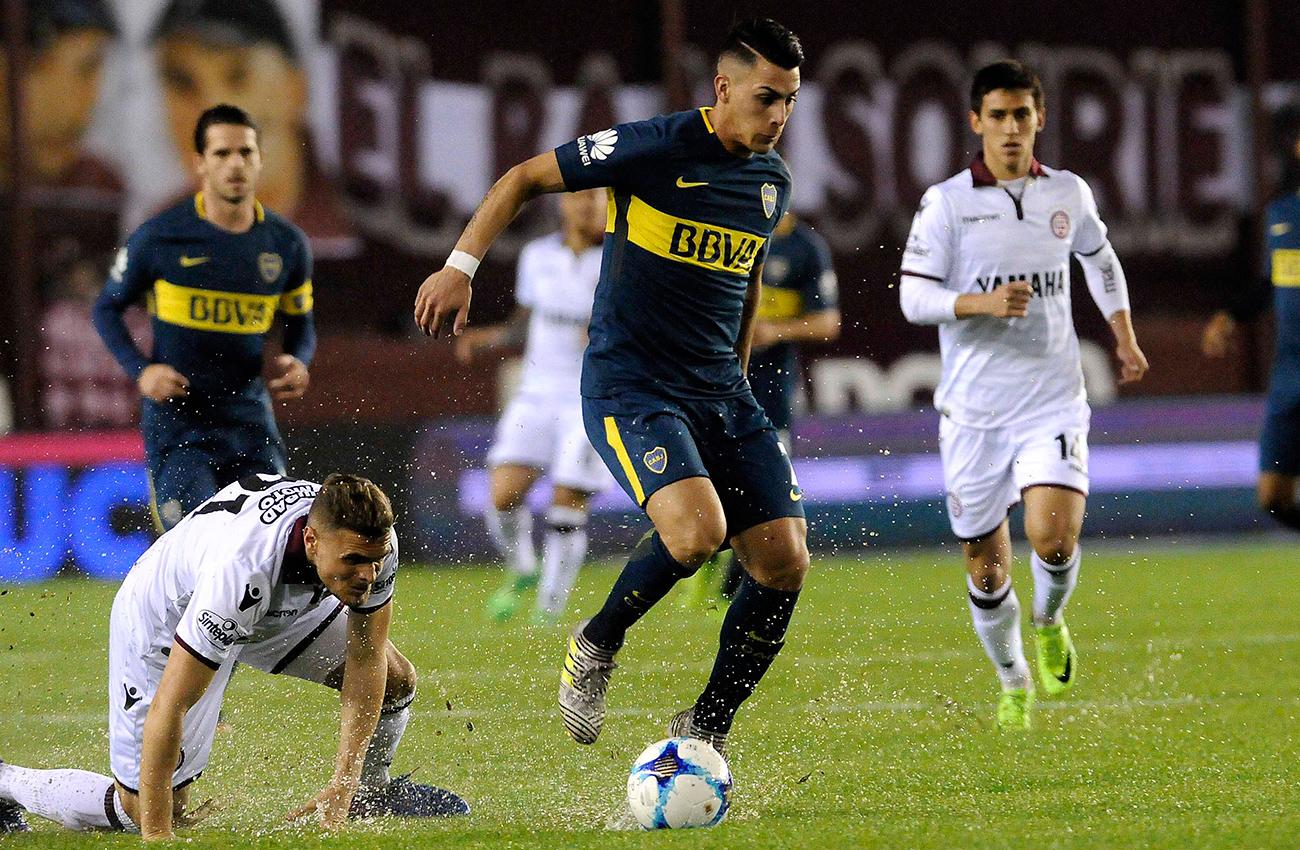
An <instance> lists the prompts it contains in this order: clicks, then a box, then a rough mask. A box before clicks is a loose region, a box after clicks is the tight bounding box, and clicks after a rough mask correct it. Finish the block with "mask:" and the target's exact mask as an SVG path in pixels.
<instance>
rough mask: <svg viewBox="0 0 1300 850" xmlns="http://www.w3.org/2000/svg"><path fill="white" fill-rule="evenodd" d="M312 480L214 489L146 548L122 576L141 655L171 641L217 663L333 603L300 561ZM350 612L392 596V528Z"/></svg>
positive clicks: (276, 479) (269, 480)
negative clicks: (365, 593)
mask: <svg viewBox="0 0 1300 850" xmlns="http://www.w3.org/2000/svg"><path fill="white" fill-rule="evenodd" d="M319 490H320V485H319V484H315V483H313V482H310V481H294V480H292V479H287V478H284V477H283V476H278V475H253V476H249V477H247V478H244V479H241V480H240V481H237V482H235V483H234V484H231V485H229V486H227V487H225V488H223V489H222V490H220V491H219V492H218V493H217V494H216V495H215V496H213V497H212V498H211V499H209V500H208V501H206V502H204V503H203V504H202V505H200V506H199V507H198V508H196V509H195V510H194V511H193V512H192V513H191V514H190V515H189V516H187V517H186V518H185V519H184V520H182V521H181V522H180V524H178V525H177V526H176V527H175V528H173V529H172V530H171V531H169V532H167V533H166V534H164V535H163V536H162V537H160V538H158V540H157V541H156V542H155V543H154V544H153V546H151V547H149V550H148V551H147V552H146V553H145V554H144V555H143V556H142V557H141V558H140V560H139V561H138V562H137V563H136V565H135V566H134V567H133V568H132V570H131V573H130V575H128V576H127V579H126V581H125V582H123V586H122V590H121V591H119V596H121V595H122V594H124V593H125V594H129V596H130V597H131V602H132V607H133V608H134V611H135V614H134V616H133V617H132V619H133V620H134V621H135V622H134V626H135V628H136V629H139V630H140V631H141V634H139V635H137V639H139V638H144V643H145V646H142V647H141V648H142V649H144V650H145V652H146V653H148V654H150V655H153V654H155V653H157V654H158V656H159V657H161V655H162V654H163V652H164V651H165V650H166V649H168V648H170V647H171V645H172V639H173V638H175V640H176V641H177V642H178V643H180V644H181V645H182V646H184V647H185V648H186V649H188V650H189V651H190V653H191V654H193V655H194V656H195V657H197V658H198V659H199V660H201V661H203V662H204V663H205V664H207V665H208V666H209V667H212V668H213V669H216V668H217V667H219V666H220V665H221V663H222V662H223V661H225V660H226V658H227V657H228V656H229V655H230V654H231V651H232V649H233V648H234V647H235V646H236V645H244V644H254V643H261V642H266V641H271V640H274V639H275V638H276V637H278V636H279V635H281V634H283V633H285V632H288V631H290V630H291V629H292V628H293V626H294V624H295V623H296V622H297V621H298V620H300V619H304V618H307V617H310V616H313V615H314V613H315V612H316V610H317V609H318V608H319V607H321V606H326V607H329V608H331V609H332V608H334V607H336V606H338V605H339V601H338V600H337V599H335V598H334V597H333V596H332V595H330V594H329V593H328V592H327V591H326V590H325V588H324V586H323V585H321V584H320V582H319V579H318V577H317V574H316V569H315V567H314V566H312V565H311V564H310V563H308V561H307V557H306V553H305V551H304V547H303V540H302V529H303V527H304V526H305V525H306V522H307V512H308V510H310V508H311V503H312V500H313V499H315V498H316V494H317V492H319ZM391 547H392V548H391V551H390V552H389V554H388V555H387V556H386V557H385V558H384V562H383V566H382V568H381V569H380V571H379V574H378V576H377V577H376V579H375V583H374V584H373V585H372V587H371V591H370V597H369V598H368V599H367V600H366V602H365V604H364V605H362V606H356V607H353V610H356V611H363V612H365V611H373V610H377V609H378V608H381V607H383V606H384V605H385V604H387V603H388V601H389V600H390V599H391V597H392V595H393V583H394V578H395V576H396V573H397V536H396V534H393V535H392V543H391Z"/></svg>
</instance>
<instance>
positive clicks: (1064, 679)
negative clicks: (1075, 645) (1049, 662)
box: [1056, 655, 1073, 685]
mask: <svg viewBox="0 0 1300 850" xmlns="http://www.w3.org/2000/svg"><path fill="white" fill-rule="evenodd" d="M1072 660H1073V659H1071V658H1070V656H1068V655H1067V656H1065V670H1064V671H1063V672H1062V673H1061V675H1059V676H1057V677H1056V681H1058V682H1060V683H1061V684H1062V685H1064V684H1065V683H1067V682H1069V681H1070V662H1071V661H1072Z"/></svg>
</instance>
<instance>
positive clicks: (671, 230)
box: [627, 189, 767, 275]
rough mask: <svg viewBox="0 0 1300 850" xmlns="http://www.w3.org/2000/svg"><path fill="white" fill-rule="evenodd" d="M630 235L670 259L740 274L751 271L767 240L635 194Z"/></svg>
mask: <svg viewBox="0 0 1300 850" xmlns="http://www.w3.org/2000/svg"><path fill="white" fill-rule="evenodd" d="M685 191H695V190H693V189H687V190H685ZM627 238H628V241H629V242H631V243H632V244H634V245H638V246H640V247H642V248H644V249H646V250H647V251H649V252H650V253H652V254H658V255H659V256H660V257H663V258H665V259H668V260H675V261H676V262H679V263H689V264H690V265H692V266H699V267H700V268H703V269H709V270H710V271H716V272H727V273H729V274H739V275H748V274H749V272H750V269H752V268H753V267H754V260H755V259H757V258H758V254H759V251H760V250H762V248H763V243H765V242H766V241H767V239H766V237H763V236H755V235H754V234H752V233H745V232H744V231H743V230H732V229H731V228H728V227H721V226H719V225H716V224H705V223H703V222H700V221H691V220H690V219H688V218H677V217H676V216H672V215H668V214H667V213H662V212H660V211H659V210H657V209H655V208H654V207H652V206H650V205H649V204H647V203H646V202H645V201H643V200H641V199H640V198H638V197H636V196H635V195H633V196H632V200H631V202H630V203H629V204H628V208H627Z"/></svg>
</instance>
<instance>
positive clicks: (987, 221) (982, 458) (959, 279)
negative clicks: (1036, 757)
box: [900, 61, 1147, 727]
mask: <svg viewBox="0 0 1300 850" xmlns="http://www.w3.org/2000/svg"><path fill="white" fill-rule="evenodd" d="M1045 117H1046V113H1045V111H1044V107H1043V95H1042V88H1041V86H1040V84H1039V81H1038V77H1037V76H1036V75H1035V74H1034V73H1033V72H1032V71H1031V70H1029V69H1028V68H1026V67H1025V66H1024V65H1022V64H1020V63H1019V62H1012V61H1005V62H998V63H995V64H993V65H989V66H987V67H985V68H983V69H981V70H980V71H979V72H978V73H977V74H976V75H975V81H974V84H973V85H972V87H971V113H970V122H971V128H972V129H973V130H974V131H975V132H976V133H977V134H979V135H980V136H981V138H982V142H983V150H982V152H981V153H980V154H979V156H977V157H976V159H975V161H974V162H972V163H971V165H970V167H969V168H968V169H966V170H964V171H962V172H961V173H959V174H957V175H955V176H954V177H951V178H949V179H948V180H945V181H944V182H942V183H939V184H937V185H935V186H932V187H930V189H929V190H928V191H926V193H925V196H924V197H923V198H922V199H921V205H920V209H919V211H918V212H917V214H916V217H915V219H914V220H913V223H912V232H911V235H910V236H909V237H908V242H907V247H906V249H905V250H904V256H903V266H902V277H901V283H900V299H901V302H902V307H903V313H904V314H905V315H906V316H907V319H908V320H909V321H911V322H913V323H915V324H923V325H926V324H930V325H938V326H939V347H940V351H941V353H942V357H943V376H942V379H941V381H940V384H939V388H938V390H937V391H936V392H935V407H936V408H938V410H939V412H940V413H941V414H942V420H941V422H940V430H939V449H940V453H941V455H942V458H943V469H944V480H945V485H946V488H947V491H948V500H947V501H948V516H949V519H950V521H951V523H952V528H953V531H954V532H955V533H956V535H957V536H958V537H959V538H960V539H961V540H962V543H963V548H964V551H965V557H966V568H967V571H968V573H969V579H968V582H967V584H968V591H969V597H970V611H971V616H972V618H973V619H974V622H975V631H976V633H977V634H978V635H979V637H980V640H981V641H982V642H983V644H984V647H985V650H986V652H987V653H988V656H989V658H990V659H991V660H992V661H993V663H994V665H995V667H996V668H997V671H998V676H999V678H1000V679H1001V682H1002V688H1003V692H1002V695H1001V698H1000V700H999V703H998V711H997V719H998V723H999V725H1001V726H1006V727H1027V726H1028V725H1029V722H1030V710H1031V707H1032V704H1033V697H1034V685H1033V678H1032V676H1031V675H1030V671H1029V665H1028V663H1027V662H1026V660H1025V656H1024V649H1023V646H1022V643H1021V638H1020V603H1019V601H1018V600H1017V598H1016V594H1015V591H1014V590H1013V589H1012V587H1011V579H1010V575H1009V571H1010V567H1011V538H1010V534H1009V532H1008V523H1007V514H1008V512H1009V510H1010V508H1011V507H1012V506H1014V505H1015V504H1016V503H1017V502H1019V501H1021V500H1022V499H1023V500H1024V502H1025V536H1026V537H1027V538H1028V539H1029V543H1030V546H1031V547H1032V549H1033V551H1032V554H1031V563H1032V570H1033V574H1034V605H1033V620H1034V625H1035V626H1036V637H1037V641H1036V644H1037V656H1038V658H1037V661H1038V664H1037V666H1038V672H1039V678H1040V679H1041V681H1042V685H1043V689H1044V690H1045V691H1046V692H1047V693H1048V694H1049V695H1054V694H1058V693H1061V692H1062V691H1064V690H1066V689H1067V688H1069V687H1070V686H1071V685H1072V684H1074V681H1075V678H1076V675H1077V672H1078V663H1077V656H1076V654H1075V649H1074V644H1073V642H1072V641H1071V640H1070V633H1069V630H1068V629H1067V628H1066V626H1065V621H1064V619H1063V617H1062V610H1063V608H1064V606H1065V603H1066V600H1067V599H1068V598H1069V596H1070V593H1071V591H1072V590H1073V589H1074V586H1075V583H1076V581H1077V579H1078V573H1079V548H1078V538H1079V532H1080V529H1081V527H1082V524H1083V514H1084V507H1085V501H1086V497H1087V494H1088V423H1089V418H1090V410H1089V407H1088V402H1087V398H1086V396H1085V394H1084V385H1083V370H1082V366H1081V364H1080V358H1079V341H1078V339H1077V337H1076V336H1075V332H1074V322H1073V319H1072V315H1071V305H1070V255H1071V254H1073V255H1074V256H1076V257H1078V258H1079V261H1080V263H1081V264H1082V266H1083V270H1084V276H1085V278H1086V279H1087V283H1088V291H1089V292H1090V293H1091V295H1092V297H1093V300H1094V301H1096V303H1097V306H1098V308H1099V309H1100V310H1101V312H1102V314H1103V315H1104V316H1105V317H1106V319H1107V321H1108V322H1109V323H1110V327H1111V330H1112V331H1113V332H1114V336H1115V345H1116V348H1115V351H1116V354H1117V356H1118V357H1119V360H1120V363H1121V366H1122V369H1121V381H1122V382H1128V381H1136V380H1140V379H1141V378H1142V375H1143V374H1144V373H1145V372H1146V370H1147V362H1146V358H1145V356H1144V355H1143V354H1142V351H1141V349H1139V348H1138V344H1137V339H1136V337H1135V335H1134V332H1133V325H1132V321H1131V319H1130V315H1129V301H1128V288H1127V284H1126V282H1125V278H1124V272H1123V269H1122V268H1121V267H1120V264H1119V259H1118V258H1117V257H1116V256H1115V252H1114V250H1113V249H1112V248H1111V246H1110V243H1109V241H1107V238H1106V226H1105V225H1104V224H1103V223H1102V221H1101V219H1100V217H1099V216H1098V213H1097V206H1096V202H1095V201H1094V200H1093V195H1092V191H1091V190H1090V189H1089V188H1088V185H1087V183H1085V182H1084V181H1083V180H1082V179H1081V178H1079V177H1078V176H1077V175H1075V174H1072V173H1071V172H1069V171H1063V170H1058V169H1054V168H1046V167H1044V166H1042V165H1040V164H1039V163H1038V161H1037V160H1036V159H1034V139H1035V136H1036V134H1037V133H1038V131H1039V130H1041V129H1042V127H1043V122H1044V119H1045Z"/></svg>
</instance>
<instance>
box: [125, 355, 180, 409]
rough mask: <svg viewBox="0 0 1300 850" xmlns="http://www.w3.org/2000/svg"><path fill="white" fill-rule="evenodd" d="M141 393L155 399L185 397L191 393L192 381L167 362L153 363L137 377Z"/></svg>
mask: <svg viewBox="0 0 1300 850" xmlns="http://www.w3.org/2000/svg"><path fill="white" fill-rule="evenodd" d="M135 383H136V386H138V387H139V388H140V394H141V395H143V396H144V397H145V398H149V399H152V400H154V401H159V402H161V401H167V400H169V399H173V398H184V397H185V396H187V395H189V394H190V381H189V378H186V377H185V376H184V375H182V374H181V373H180V372H177V371H176V370H175V369H173V368H172V367H171V366H168V365H167V364H166V363H151V364H150V365H148V366H146V367H144V371H142V372H141V373H140V377H138V378H136V381H135Z"/></svg>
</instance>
